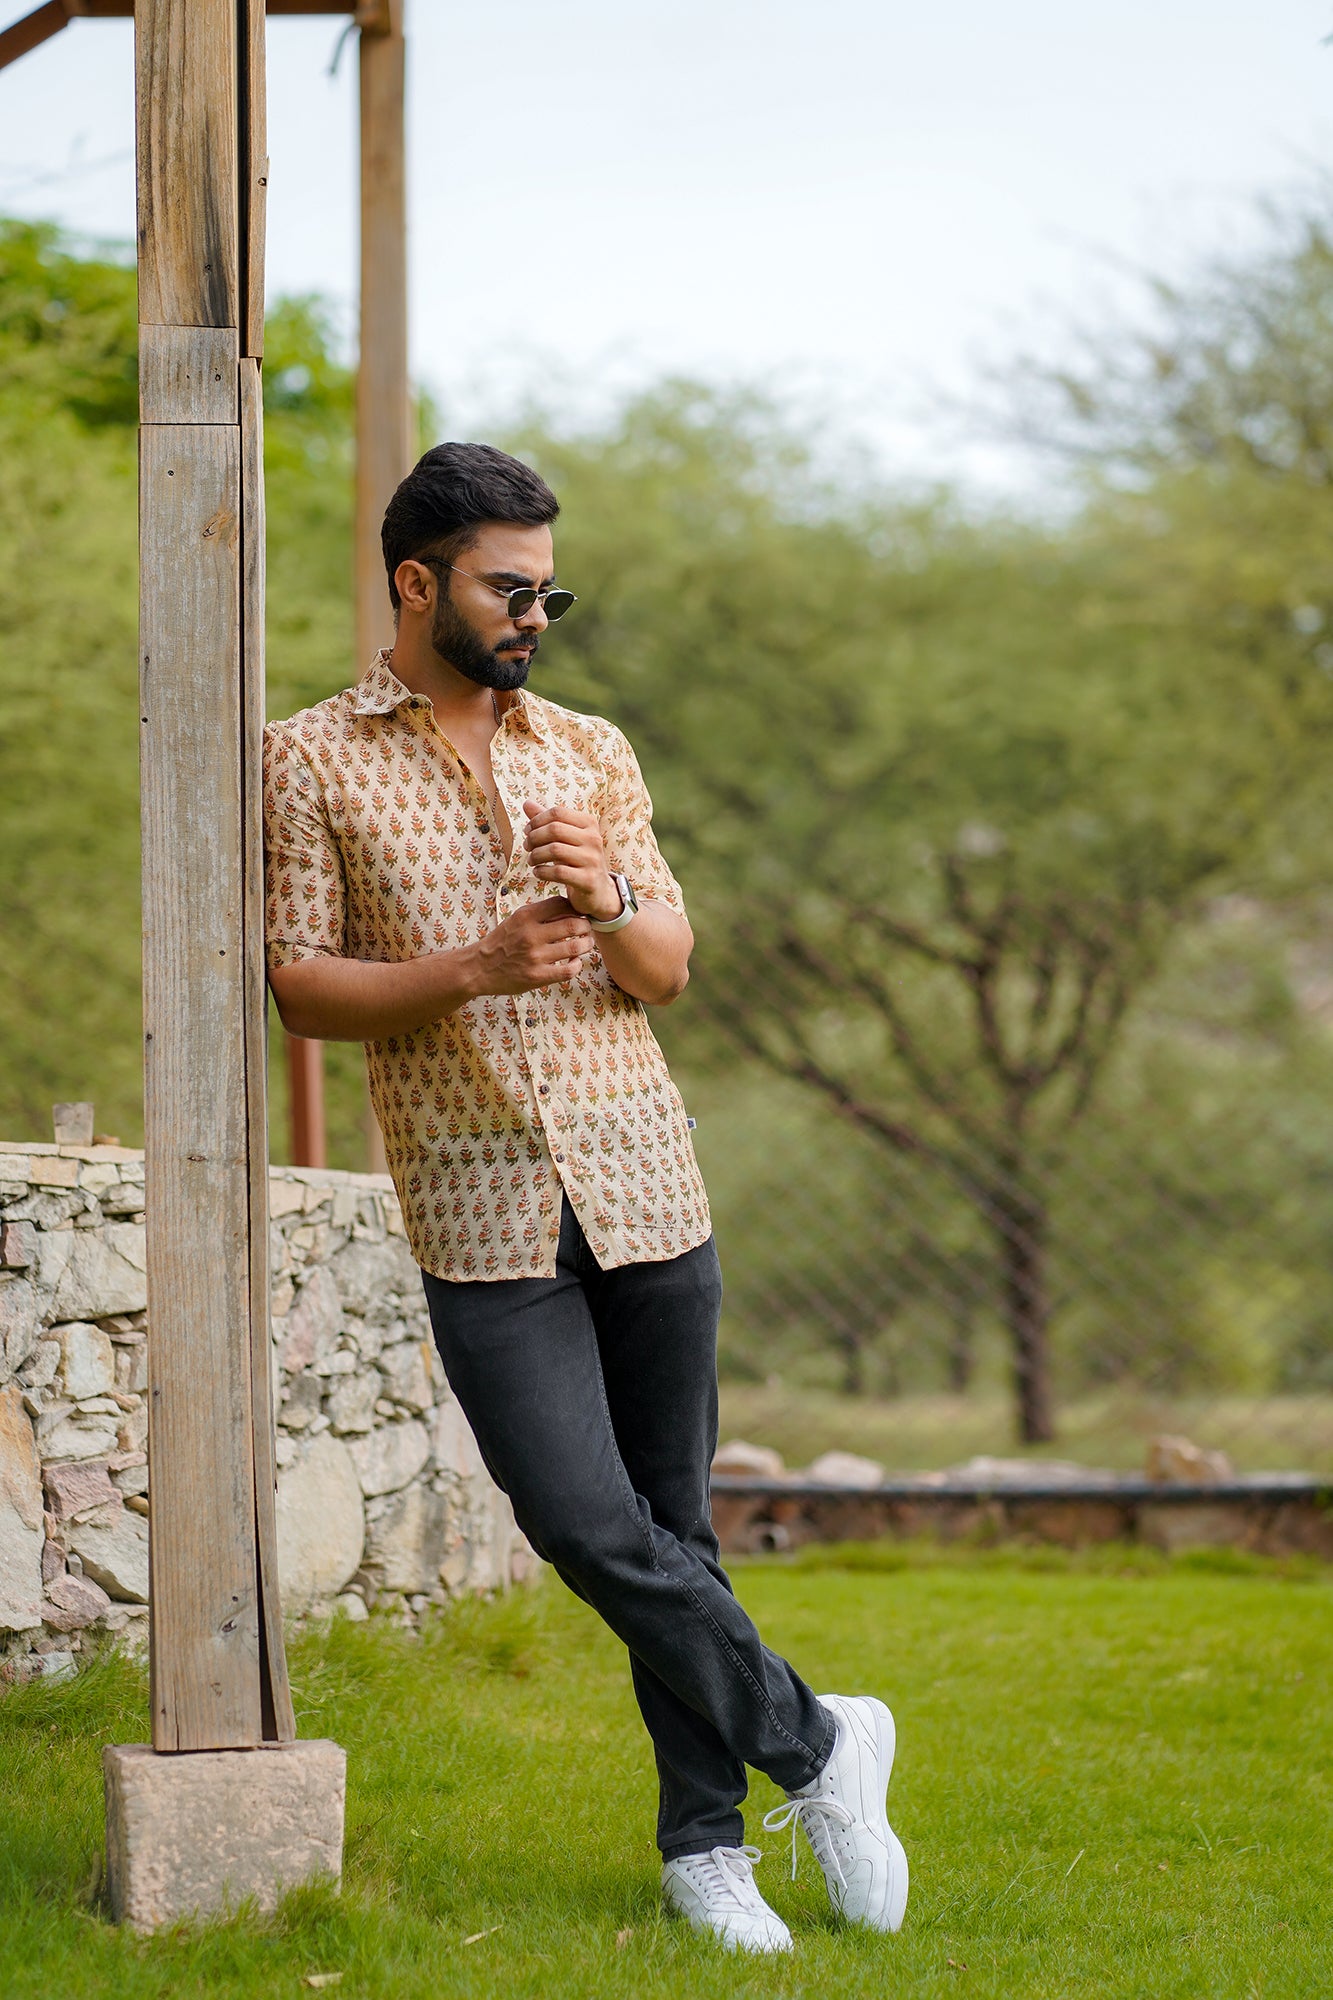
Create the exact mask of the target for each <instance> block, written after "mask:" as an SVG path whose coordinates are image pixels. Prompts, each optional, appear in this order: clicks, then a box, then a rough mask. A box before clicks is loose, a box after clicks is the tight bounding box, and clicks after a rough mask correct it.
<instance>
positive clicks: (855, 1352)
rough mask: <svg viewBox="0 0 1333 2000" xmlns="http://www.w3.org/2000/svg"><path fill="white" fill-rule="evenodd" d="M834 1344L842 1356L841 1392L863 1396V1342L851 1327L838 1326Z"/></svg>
mask: <svg viewBox="0 0 1333 2000" xmlns="http://www.w3.org/2000/svg"><path fill="white" fill-rule="evenodd" d="M835 1338H836V1344H837V1348H838V1351H839V1353H840V1354H841V1356H842V1393H843V1395H844V1396H864V1394H865V1392H866V1353H865V1342H864V1341H863V1340H862V1339H861V1336H860V1334H858V1333H857V1332H855V1331H854V1330H853V1329H852V1328H851V1327H846V1326H844V1327H840V1328H839V1329H838V1332H837V1335H836V1337H835Z"/></svg>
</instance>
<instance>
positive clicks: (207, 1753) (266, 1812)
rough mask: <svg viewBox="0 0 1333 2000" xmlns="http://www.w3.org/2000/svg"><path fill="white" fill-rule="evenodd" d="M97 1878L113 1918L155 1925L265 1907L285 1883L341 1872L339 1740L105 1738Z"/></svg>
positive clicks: (343, 1775)
mask: <svg viewBox="0 0 1333 2000" xmlns="http://www.w3.org/2000/svg"><path fill="white" fill-rule="evenodd" d="M102 1770H103V1776H104V1779H105V1784H106V1861H107V1888H108V1892H109V1895H110V1900H111V1910H112V1915H113V1916H114V1917H115V1920H116V1922H117V1923H124V1924H128V1925H129V1926H130V1927H131V1929H133V1930H136V1931H155V1930H160V1929H161V1928H162V1927H163V1926H164V1925H167V1924H173V1923H178V1922H179V1921H180V1920H181V1919H183V1918H184V1919H189V1918H193V1917H212V1916H220V1915H224V1914H225V1913H226V1912H227V1911H229V1910H233V1909H235V1908H236V1907H237V1906H238V1905H239V1904H241V1903H242V1902H247V1901H248V1902H251V1903H253V1904H254V1905H255V1907H257V1908H258V1909H260V1910H272V1909H273V1908H274V1907H275V1906H276V1905H277V1903H278V1902H279V1900H280V1899H281V1898H282V1896H283V1895H285V1894H286V1892H287V1891H288V1890H289V1889H295V1888H298V1887H299V1886H300V1885H301V1884H302V1883H305V1882H316V1881H320V1882H331V1883H332V1884H333V1885H334V1887H335V1888H336V1887H337V1886H338V1884H339V1883H340V1881H341V1879H342V1852H343V1810H344V1804H345V1800H346V1795H347V1753H346V1751H345V1750H342V1749H341V1748H340V1747H339V1746H338V1744H336V1743H329V1742H322V1741H316V1742H311V1743H283V1744H274V1745H270V1746H266V1747H265V1748H263V1749H260V1750H185V1751H179V1752H175V1753H172V1754H170V1755H164V1754H160V1753H158V1752H157V1751H154V1750H151V1749H149V1747H148V1746H147V1744H143V1743H128V1744H109V1745H108V1746H107V1747H106V1748H105V1749H104V1750H103V1752H102Z"/></svg>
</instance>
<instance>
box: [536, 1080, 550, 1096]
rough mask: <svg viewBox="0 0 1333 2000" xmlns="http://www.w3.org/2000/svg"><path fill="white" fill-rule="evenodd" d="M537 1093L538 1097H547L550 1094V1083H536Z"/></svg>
mask: <svg viewBox="0 0 1333 2000" xmlns="http://www.w3.org/2000/svg"><path fill="white" fill-rule="evenodd" d="M537 1095H538V1096H539V1097H549V1096H550V1095H551V1086H550V1084H549V1083H539V1084H538V1085H537Z"/></svg>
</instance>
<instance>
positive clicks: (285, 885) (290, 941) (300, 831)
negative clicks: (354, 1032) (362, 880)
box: [264, 725, 347, 968]
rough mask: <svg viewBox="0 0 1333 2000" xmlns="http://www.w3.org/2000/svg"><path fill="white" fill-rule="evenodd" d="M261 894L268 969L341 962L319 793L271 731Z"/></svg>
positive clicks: (340, 897) (337, 854)
mask: <svg viewBox="0 0 1333 2000" xmlns="http://www.w3.org/2000/svg"><path fill="white" fill-rule="evenodd" d="M264 888H265V903H264V922H265V934H266V950H267V955H268V964H269V966H270V968H274V967H277V966H282V965H296V964H298V963H299V962H300V961H301V960H302V959H303V958H318V957H321V956H326V957H327V956H332V957H338V958H342V957H345V956H346V943H347V884H346V879H345V876H344V873H343V860H342V853H341V850H340V849H339V846H338V842H337V838H336V836H335V834H334V831H333V828H332V827H331V825H330V824H329V818H328V812H327V808H326V804H325V799H324V794H323V788H322V786H321V785H320V782H319V779H318V778H317V776H316V774H315V772H314V770H313V768H312V767H311V764H310V762H309V760H308V758H307V757H306V755H305V752H304V751H303V750H302V748H301V746H300V744H299V743H296V742H294V741H293V740H292V738H291V737H290V735H289V734H288V733H287V732H286V730H285V729H284V728H282V727H281V726H275V725H270V727H269V728H268V729H266V730H265V732H264Z"/></svg>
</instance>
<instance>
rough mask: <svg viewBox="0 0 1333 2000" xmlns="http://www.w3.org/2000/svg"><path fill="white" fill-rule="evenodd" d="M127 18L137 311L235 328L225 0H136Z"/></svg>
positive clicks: (151, 321)
mask: <svg viewBox="0 0 1333 2000" xmlns="http://www.w3.org/2000/svg"><path fill="white" fill-rule="evenodd" d="M135 19H136V24H137V28H138V33H137V35H136V37H135V42H136V49H137V52H138V53H137V60H136V64H135V107H136V125H137V130H138V160H139V171H138V208H139V231H138V233H139V319H140V322H141V324H143V325H146V326H178V327H185V326H233V327H234V326H237V325H238V324H239V313H238V282H239V274H238V263H239V243H238V239H237V199H236V148H237V134H236V81H237V79H236V9H235V4H234V0H193V4H186V0H140V4H139V8H138V11H137V13H136V16H135Z"/></svg>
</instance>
